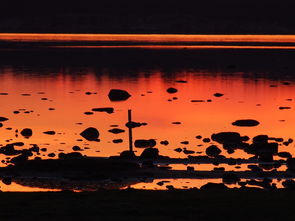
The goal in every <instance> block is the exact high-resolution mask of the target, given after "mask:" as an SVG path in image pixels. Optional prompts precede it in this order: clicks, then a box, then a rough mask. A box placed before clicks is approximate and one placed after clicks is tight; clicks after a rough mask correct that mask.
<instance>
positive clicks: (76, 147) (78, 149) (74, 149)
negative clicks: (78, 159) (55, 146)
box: [72, 146, 82, 151]
mask: <svg viewBox="0 0 295 221" xmlns="http://www.w3.org/2000/svg"><path fill="white" fill-rule="evenodd" d="M72 150H73V151H81V150H82V149H81V147H79V146H73V147H72Z"/></svg>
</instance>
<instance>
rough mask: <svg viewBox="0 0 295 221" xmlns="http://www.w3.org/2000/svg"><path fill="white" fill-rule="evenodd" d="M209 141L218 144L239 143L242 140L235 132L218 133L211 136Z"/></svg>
mask: <svg viewBox="0 0 295 221" xmlns="http://www.w3.org/2000/svg"><path fill="white" fill-rule="evenodd" d="M211 139H212V140H214V141H216V142H218V143H220V144H224V143H240V142H242V140H243V138H242V137H241V135H240V134H239V133H237V132H220V133H216V134H212V135H211Z"/></svg>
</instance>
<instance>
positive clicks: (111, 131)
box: [108, 128, 125, 134]
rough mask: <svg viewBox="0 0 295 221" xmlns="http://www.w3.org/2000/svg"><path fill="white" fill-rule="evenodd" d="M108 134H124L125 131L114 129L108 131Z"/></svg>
mask: <svg viewBox="0 0 295 221" xmlns="http://www.w3.org/2000/svg"><path fill="white" fill-rule="evenodd" d="M108 131H109V132H110V133H113V134H119V133H123V132H125V130H122V129H119V128H114V129H110V130H108Z"/></svg>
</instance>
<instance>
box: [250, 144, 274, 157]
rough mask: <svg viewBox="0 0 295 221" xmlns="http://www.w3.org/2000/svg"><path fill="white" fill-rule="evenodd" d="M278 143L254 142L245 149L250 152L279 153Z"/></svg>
mask: <svg viewBox="0 0 295 221" xmlns="http://www.w3.org/2000/svg"><path fill="white" fill-rule="evenodd" d="M278 146H279V145H278V143H253V144H251V145H250V146H249V147H248V148H247V149H246V150H245V151H246V152H247V153H250V154H257V155H259V154H263V153H270V154H277V153H278Z"/></svg>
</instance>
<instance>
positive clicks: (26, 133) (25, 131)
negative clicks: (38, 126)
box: [20, 128, 33, 138]
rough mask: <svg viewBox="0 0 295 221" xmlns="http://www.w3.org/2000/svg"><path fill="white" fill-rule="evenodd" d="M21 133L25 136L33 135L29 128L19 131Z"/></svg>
mask: <svg viewBox="0 0 295 221" xmlns="http://www.w3.org/2000/svg"><path fill="white" fill-rule="evenodd" d="M20 134H21V135H23V136H24V137H25V138H29V137H31V136H32V135H33V131H32V129H30V128H25V129H23V130H22V131H21V132H20Z"/></svg>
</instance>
